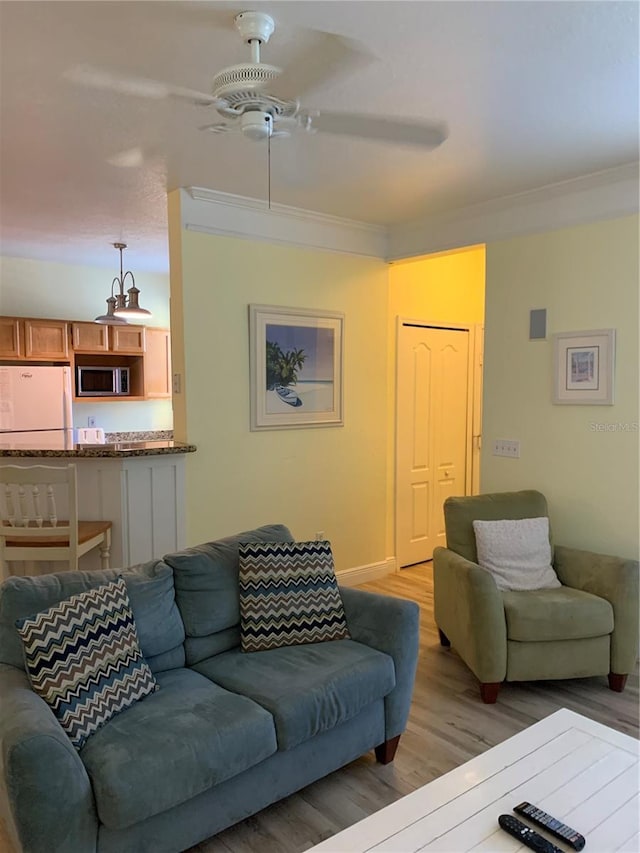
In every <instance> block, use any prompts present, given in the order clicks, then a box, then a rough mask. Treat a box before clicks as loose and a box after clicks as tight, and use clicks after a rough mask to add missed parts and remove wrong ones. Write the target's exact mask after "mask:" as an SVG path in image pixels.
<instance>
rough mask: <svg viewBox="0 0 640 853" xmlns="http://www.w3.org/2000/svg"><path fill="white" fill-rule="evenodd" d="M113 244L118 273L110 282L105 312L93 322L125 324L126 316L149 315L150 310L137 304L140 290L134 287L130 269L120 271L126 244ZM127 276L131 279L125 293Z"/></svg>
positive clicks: (134, 282)
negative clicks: (117, 254)
mask: <svg viewBox="0 0 640 853" xmlns="http://www.w3.org/2000/svg"><path fill="white" fill-rule="evenodd" d="M113 246H114V248H115V249H118V250H119V252H120V275H119V276H116V277H115V278H114V279H113V281H112V282H111V296H110V297H109V298H108V299H107V313H106V314H101V315H100V316H99V317H96V319H95V320H94V323H103V324H105V325H113V326H116V325H118V326H120V325H126V322H127V320H126V318H127V317H151V311H147V310H146V308H141V307H140V305H139V304H138V296H139V294H140V291H139V290H138V288H137V287H136V281H135V279H134V277H133V273H132V272H131V271H130V270H127V272H125V273H123V271H122V250H123V249H126V248H127V244H126V243H114V244H113ZM128 278H130V279H131V287H130V288H129V289H128V290H127V292H126V293H125V291H124V285H125V282H126V281H127V279H128ZM116 286H117V290H116V294H115V296H114V295H113V291H114V288H115V287H116Z"/></svg>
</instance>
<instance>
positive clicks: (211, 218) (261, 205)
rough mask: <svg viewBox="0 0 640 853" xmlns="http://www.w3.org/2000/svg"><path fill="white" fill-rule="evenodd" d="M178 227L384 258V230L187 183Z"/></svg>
mask: <svg viewBox="0 0 640 853" xmlns="http://www.w3.org/2000/svg"><path fill="white" fill-rule="evenodd" d="M181 210H182V226H183V228H186V229H187V230H189V231H202V232H205V233H207V234H217V235H221V236H225V237H241V238H245V239H249V240H266V241H268V242H269V243H279V244H282V245H285V246H298V247H300V248H306V249H319V250H321V251H328V252H342V253H345V254H351V255H364V256H366V257H372V258H380V259H384V258H386V255H387V235H388V229H387V228H386V227H385V226H383V225H372V224H370V223H367V222H357V221H356V220H353V219H345V218H343V217H340V216H330V215H328V214H325V213H318V212H317V211H313V210H303V209H302V208H298V207H290V206H289V205H285V204H272V205H271V207H270V208H269V207H268V206H267V203H266V202H264V201H261V200H259V199H255V198H247V197H246V196H239V195H233V194H231V193H223V192H218V191H217V190H208V189H204V188H201V187H188V188H187V189H186V190H181Z"/></svg>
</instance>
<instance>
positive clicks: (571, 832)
mask: <svg viewBox="0 0 640 853" xmlns="http://www.w3.org/2000/svg"><path fill="white" fill-rule="evenodd" d="M513 810H514V812H515V813H516V814H521V815H524V817H526V818H529V820H530V821H531V823H535V825H536V826H541V827H542V828H543V829H546V830H547V832H548V833H549V834H550V835H553V836H554V837H555V838H557V839H559V840H560V841H564V842H565V843H566V844H569V846H571V847H573V849H574V850H582V848H583V847H584V845H585V844H586V841H585V839H584V835H580V833H579V832H576V831H575V829H571V827H570V826H567V825H566V823H562V821H561V820H558V818H556V817H552V816H551V815H550V814H547V813H546V812H543V811H542V809H539V808H538V807H537V806H533V805H532V804H531V803H527V802H524V803H519V804H518V805H517V806H514V808H513Z"/></svg>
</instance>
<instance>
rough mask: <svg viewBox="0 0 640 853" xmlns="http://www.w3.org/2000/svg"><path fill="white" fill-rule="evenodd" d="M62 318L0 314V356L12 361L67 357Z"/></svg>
mask: <svg viewBox="0 0 640 853" xmlns="http://www.w3.org/2000/svg"><path fill="white" fill-rule="evenodd" d="M68 334H69V324H68V323H67V321H66V320H36V319H23V318H21V317H0V358H2V359H5V360H13V361H66V362H68V361H69V341H68Z"/></svg>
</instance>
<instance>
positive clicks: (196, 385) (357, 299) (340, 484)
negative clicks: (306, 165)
mask: <svg viewBox="0 0 640 853" xmlns="http://www.w3.org/2000/svg"><path fill="white" fill-rule="evenodd" d="M173 204H174V207H175V206H176V205H177V204H178V202H177V200H176V199H174V200H173ZM170 210H171V207H170ZM174 212H175V211H174ZM180 243H181V245H180ZM171 247H172V248H171V251H172V257H171V267H172V280H173V278H174V274H176V273H177V267H176V264H177V257H178V253H180V254H181V257H182V277H181V278H182V280H181V283H180V286H181V288H182V303H183V306H182V310H183V313H184V329H185V334H184V362H183V364H184V373H185V377H186V394H185V395H181V396H180V397H179V398H178V397H176V398H175V401H174V406H175V407H176V424H178V423H185V424H186V427H185V428H186V433H187V435H186V437H188V439H189V441H192V442H193V443H195V444H196V445H197V446H198V451H197V453H195V454H193V455H190V456H189V458H188V460H187V513H186V515H187V523H188V533H187V538H188V542H189V543H190V544H196V543H198V542H204V541H207V540H211V539H215V538H217V537H219V536H224V535H228V534H232V533H234V532H238V531H241V530H246V529H248V528H252V527H255V526H256V525H259V524H265V523H269V522H283V523H285V524H287V525H288V526H289V527H290V528H291V530H292V532H293V534H294V536H295V537H296V538H297V539H299V540H303V539H309V538H310V539H312V538H313V537H314V535H315V533H316V532H317V531H324V532H325V534H326V536H327V538H328V539H330V540H331V543H332V547H333V551H334V556H335V559H336V567H337V569H338V570H340V569H346V568H353V567H357V566H363V565H369V564H371V563H375V562H379V561H382V560H384V559H385V558H386V557H387V556H389V553H388V552H387V550H386V548H387V543H386V540H385V521H386V511H387V508H386V452H387V443H386V442H387V435H386V418H387V265H386V264H385V263H384V262H382V261H379V260H372V259H367V258H361V257H354V256H349V255H340V254H336V253H330V252H319V251H313V250H307V249H298V248H288V247H283V246H279V245H273V244H269V243H266V242H254V241H250V240H242V239H236V238H231V237H217V236H210V235H207V234H203V233H198V232H194V231H182V233H181V236H180V240H174V241H173V242H172V244H171ZM175 299H176V293H175V292H174V293H172V300H175ZM250 303H257V304H268V305H284V306H291V307H304V308H314V309H323V308H324V309H327V310H334V311H340V312H343V313H344V314H345V327H344V426H343V427H325V428H309V429H290V430H269V431H262V432H251V431H250V429H249V337H248V305H249V304H250ZM174 343H177V338H176V339H175V340H174ZM181 358H182V357H181V355H180V354H179V353H176V363H177V364H180V363H182V362H181ZM180 407H184V412H183V413H180V412H179V408H180Z"/></svg>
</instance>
